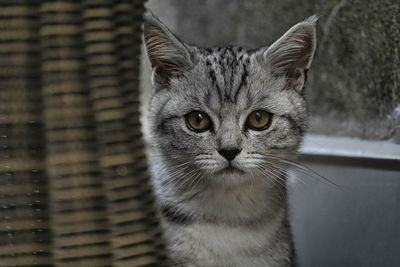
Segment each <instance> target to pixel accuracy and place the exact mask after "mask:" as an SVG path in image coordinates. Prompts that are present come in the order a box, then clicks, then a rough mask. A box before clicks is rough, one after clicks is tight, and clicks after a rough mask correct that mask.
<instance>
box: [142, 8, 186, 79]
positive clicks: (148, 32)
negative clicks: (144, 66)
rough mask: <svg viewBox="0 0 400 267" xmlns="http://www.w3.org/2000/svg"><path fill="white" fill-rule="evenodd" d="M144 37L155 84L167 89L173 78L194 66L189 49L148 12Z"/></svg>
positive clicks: (144, 25)
mask: <svg viewBox="0 0 400 267" xmlns="http://www.w3.org/2000/svg"><path fill="white" fill-rule="evenodd" d="M143 37H144V43H145V46H146V50H147V55H148V57H149V60H150V63H151V66H152V68H153V83H154V85H157V86H159V87H167V86H168V85H169V82H170V80H171V78H172V77H174V76H179V75H180V74H182V73H183V72H184V71H185V70H187V69H189V68H190V67H191V66H192V65H193V57H192V54H191V52H190V50H189V47H188V46H187V45H186V44H184V43H183V42H181V41H179V40H178V38H177V37H176V36H175V35H174V34H173V33H172V32H171V31H170V30H169V29H168V28H167V26H165V25H164V24H163V23H162V22H161V21H160V20H159V19H158V18H157V17H155V16H154V15H153V14H152V13H151V12H146V14H145V16H144V23H143Z"/></svg>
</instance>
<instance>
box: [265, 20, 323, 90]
mask: <svg viewBox="0 0 400 267" xmlns="http://www.w3.org/2000/svg"><path fill="white" fill-rule="evenodd" d="M317 20H318V18H317V16H312V17H309V18H308V19H306V20H305V21H302V22H300V23H298V24H296V25H294V26H293V27H292V28H290V29H289V30H288V31H287V32H286V33H285V34H284V35H283V36H282V37H281V38H279V39H278V40H277V41H276V42H274V43H273V44H272V45H271V46H270V47H269V48H267V49H266V50H264V51H263V60H264V62H265V61H266V62H267V64H268V65H269V68H270V69H271V72H272V74H274V75H277V76H280V75H283V76H285V77H286V78H287V81H288V82H287V86H286V87H287V88H290V89H295V90H297V91H298V92H299V93H300V92H301V91H302V89H303V86H304V83H305V81H306V79H307V71H308V69H309V68H310V66H311V62H312V60H313V57H314V53H315V48H316V29H315V25H316V22H317Z"/></svg>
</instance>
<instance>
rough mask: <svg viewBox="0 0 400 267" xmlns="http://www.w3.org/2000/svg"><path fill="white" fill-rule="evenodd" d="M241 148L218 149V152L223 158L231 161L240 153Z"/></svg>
mask: <svg viewBox="0 0 400 267" xmlns="http://www.w3.org/2000/svg"><path fill="white" fill-rule="evenodd" d="M240 151H241V150H239V149H237V148H234V149H220V150H218V153H219V154H221V155H222V156H223V157H224V158H226V159H227V160H228V161H232V160H233V159H234V158H235V157H236V155H237V154H239V153H240Z"/></svg>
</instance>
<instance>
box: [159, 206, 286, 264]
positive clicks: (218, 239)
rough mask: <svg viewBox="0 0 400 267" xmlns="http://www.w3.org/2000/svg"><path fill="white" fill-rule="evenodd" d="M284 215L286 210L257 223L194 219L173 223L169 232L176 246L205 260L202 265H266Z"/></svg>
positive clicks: (183, 252)
mask: <svg viewBox="0 0 400 267" xmlns="http://www.w3.org/2000/svg"><path fill="white" fill-rule="evenodd" d="M283 216H284V214H283V212H282V213H280V214H279V215H278V216H276V217H275V218H274V220H273V221H270V222H266V223H265V224H261V225H257V226H254V227H251V226H249V227H247V226H240V227H231V226H225V225H214V224H208V223H207V224H202V223H194V224H191V225H188V226H183V227H182V226H180V227H176V228H175V227H173V226H172V227H171V226H169V227H168V229H169V231H167V233H168V238H169V239H172V240H173V241H172V240H170V241H172V242H170V245H171V248H172V250H174V251H177V252H179V253H180V254H181V255H190V257H191V258H193V259H194V261H195V262H197V263H201V265H199V266H210V267H211V266H218V267H223V266H230V267H236V266H238V267H239V266H254V267H258V266H260V267H261V266H263V267H266V266H270V265H269V262H271V259H269V258H270V257H269V256H268V255H266V249H267V248H268V247H269V245H270V243H271V242H273V238H272V237H273V236H274V235H275V233H276V231H277V230H278V229H279V227H280V224H281V221H282V218H283ZM263 251H264V253H263ZM196 266H197V265H196ZM271 266H272V265H271Z"/></svg>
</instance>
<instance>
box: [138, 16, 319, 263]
mask: <svg viewBox="0 0 400 267" xmlns="http://www.w3.org/2000/svg"><path fill="white" fill-rule="evenodd" d="M316 20H317V19H316V17H315V16H312V17H310V18H308V19H307V20H305V21H302V22H300V23H298V24H296V25H295V26H293V27H292V28H291V29H289V30H288V31H287V32H286V33H285V34H284V35H283V36H282V37H280V38H279V39H278V40H277V41H276V42H274V43H273V44H272V45H271V46H269V47H262V48H260V49H257V50H247V49H243V48H241V47H232V46H226V47H222V48H209V49H203V48H199V47H195V46H192V45H188V44H185V43H183V42H181V41H180V40H179V39H178V38H177V37H176V36H174V34H173V33H171V32H170V30H169V29H168V28H167V27H166V26H165V25H164V24H163V23H162V22H160V21H159V20H158V19H157V18H156V17H155V16H154V15H152V14H150V13H148V14H147V15H146V16H145V22H144V41H145V46H146V50H147V55H148V58H149V60H150V62H151V65H152V69H153V72H152V84H153V87H154V94H153V96H152V100H151V103H150V107H149V112H148V114H149V115H148V116H147V122H148V123H147V124H148V129H147V132H148V133H149V134H150V137H149V138H150V139H149V142H150V145H151V147H150V152H149V164H150V170H151V174H152V181H153V183H154V188H155V193H156V197H157V203H158V205H159V209H160V217H161V222H162V225H163V227H164V230H165V237H166V240H167V243H168V249H169V251H170V256H171V261H172V262H173V263H172V266H176V267H178V266H181V267H200V266H201V267H228V266H229V267H267V266H269V267H276V266H279V267H282V266H295V264H296V258H295V253H294V247H293V241H292V235H291V230H290V224H289V221H288V207H287V194H286V171H287V167H288V164H289V163H290V162H292V160H293V159H294V157H295V154H296V151H297V149H298V147H299V144H300V142H301V139H302V136H303V133H304V131H305V129H306V124H307V123H306V122H307V108H306V101H305V99H304V95H303V92H302V90H303V87H304V83H305V81H306V74H307V71H308V69H309V67H310V65H311V61H312V59H313V55H314V51H315V46H316V30H315V23H316Z"/></svg>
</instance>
